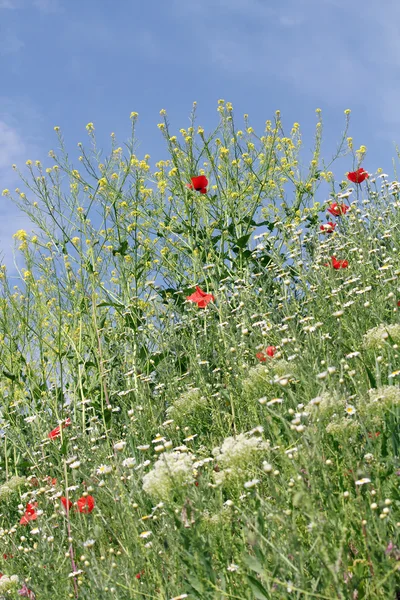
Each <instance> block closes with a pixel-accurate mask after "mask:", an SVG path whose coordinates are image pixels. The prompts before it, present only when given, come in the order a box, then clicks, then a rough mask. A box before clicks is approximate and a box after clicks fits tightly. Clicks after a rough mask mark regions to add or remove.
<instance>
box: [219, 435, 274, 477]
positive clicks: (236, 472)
mask: <svg viewBox="0 0 400 600" xmlns="http://www.w3.org/2000/svg"><path fill="white" fill-rule="evenodd" d="M268 449H269V443H268V442H264V441H263V440H262V439H261V438H260V437H249V436H248V434H245V433H240V434H239V435H238V436H236V437H228V438H226V439H225V440H224V442H223V443H222V445H221V446H220V447H217V448H214V450H213V452H212V453H213V455H214V456H215V458H216V460H217V463H218V467H219V470H218V471H216V472H215V473H214V478H215V481H216V483H217V484H222V483H223V482H224V481H225V480H226V479H230V478H231V477H240V478H242V477H243V478H246V476H247V471H248V469H250V468H252V467H253V466H256V462H257V460H256V459H257V455H259V453H260V452H263V451H266V450H268ZM220 467H222V470H221V469H220Z"/></svg>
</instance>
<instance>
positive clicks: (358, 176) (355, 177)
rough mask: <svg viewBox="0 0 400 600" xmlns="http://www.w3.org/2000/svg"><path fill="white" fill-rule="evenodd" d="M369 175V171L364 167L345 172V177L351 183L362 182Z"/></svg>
mask: <svg viewBox="0 0 400 600" xmlns="http://www.w3.org/2000/svg"><path fill="white" fill-rule="evenodd" d="M368 177H369V173H367V171H365V170H364V169H362V168H361V169H357V171H352V172H350V173H347V179H348V180H349V181H351V182H352V183H362V182H363V181H364V180H365V179H367V178H368Z"/></svg>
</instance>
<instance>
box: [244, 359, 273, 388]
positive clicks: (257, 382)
mask: <svg viewBox="0 0 400 600" xmlns="http://www.w3.org/2000/svg"><path fill="white" fill-rule="evenodd" d="M270 379H271V371H270V370H269V368H268V367H266V366H265V364H259V365H256V366H255V367H251V368H249V370H248V374H247V377H246V378H245V379H243V387H244V388H245V390H246V391H248V392H252V391H253V390H254V391H256V390H257V388H258V387H260V386H261V387H262V388H263V389H264V388H265V387H266V386H268V384H269V381H270Z"/></svg>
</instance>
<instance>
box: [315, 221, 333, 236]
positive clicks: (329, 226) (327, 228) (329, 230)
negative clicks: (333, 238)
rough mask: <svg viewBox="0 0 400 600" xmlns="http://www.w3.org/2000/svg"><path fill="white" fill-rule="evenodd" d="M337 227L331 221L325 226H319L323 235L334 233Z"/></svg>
mask: <svg viewBox="0 0 400 600" xmlns="http://www.w3.org/2000/svg"><path fill="white" fill-rule="evenodd" d="M335 227H336V223H332V222H331V221H329V223H324V224H323V225H320V226H319V228H320V230H321V231H322V233H333V232H334V231H335Z"/></svg>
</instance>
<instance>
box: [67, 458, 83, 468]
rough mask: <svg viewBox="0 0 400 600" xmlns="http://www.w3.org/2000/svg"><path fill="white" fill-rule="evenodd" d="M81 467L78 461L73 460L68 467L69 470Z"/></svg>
mask: <svg viewBox="0 0 400 600" xmlns="http://www.w3.org/2000/svg"><path fill="white" fill-rule="evenodd" d="M80 466H81V461H80V460H75V461H74V462H72V463H71V464H70V465H69V468H70V469H79V467H80Z"/></svg>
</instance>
